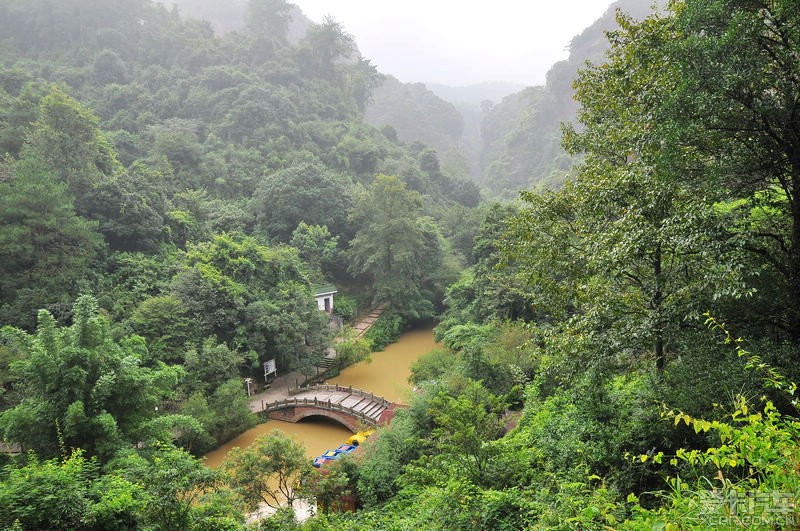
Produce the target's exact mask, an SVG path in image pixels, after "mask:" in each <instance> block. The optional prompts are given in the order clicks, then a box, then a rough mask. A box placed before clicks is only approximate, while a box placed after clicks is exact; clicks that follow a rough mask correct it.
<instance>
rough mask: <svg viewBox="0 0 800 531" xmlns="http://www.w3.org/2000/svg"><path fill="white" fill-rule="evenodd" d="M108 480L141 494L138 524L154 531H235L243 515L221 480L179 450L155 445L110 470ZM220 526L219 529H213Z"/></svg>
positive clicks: (132, 454) (120, 460)
mask: <svg viewBox="0 0 800 531" xmlns="http://www.w3.org/2000/svg"><path fill="white" fill-rule="evenodd" d="M110 469H111V471H112V474H114V475H116V476H119V477H121V478H124V479H125V480H127V481H131V482H133V483H135V484H137V485H141V487H140V488H142V490H143V491H144V496H143V499H144V502H145V506H144V508H143V511H142V513H143V514H142V520H143V522H144V523H145V525H148V526H152V527H154V528H156V529H176V530H188V529H217V528H223V529H226V528H227V529H235V528H237V526H241V523H242V520H243V518H242V515H241V513H240V512H238V511H237V509H236V508H235V505H233V504H231V503H230V500H231V495H230V492H229V491H227V489H226V488H225V487H224V484H223V481H222V475H221V474H220V472H218V471H216V470H212V469H210V468H207V467H205V466H204V465H203V464H202V463H200V461H198V460H197V459H195V458H194V457H192V456H191V455H189V453H188V452H186V451H184V450H180V449H177V448H175V447H173V446H168V445H156V446H154V447H152V448H148V449H146V450H144V451H143V452H142V453H140V454H139V453H132V452H131V453H128V454H127V455H124V456H121V457H119V458H118V459H116V460H115V461H114V462H113V463H111V465H110ZM217 526H219V527H217Z"/></svg>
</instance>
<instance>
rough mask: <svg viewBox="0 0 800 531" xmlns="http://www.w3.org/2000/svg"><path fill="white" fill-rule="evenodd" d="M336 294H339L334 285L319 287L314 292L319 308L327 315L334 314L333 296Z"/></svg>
mask: <svg viewBox="0 0 800 531" xmlns="http://www.w3.org/2000/svg"><path fill="white" fill-rule="evenodd" d="M336 293H338V290H337V289H336V286H334V285H333V284H326V285H324V286H317V288H316V289H315V290H314V297H315V298H316V299H317V307H318V308H319V309H320V310H321V311H323V312H325V313H327V314H330V313H331V312H333V296H334V295H335V294H336Z"/></svg>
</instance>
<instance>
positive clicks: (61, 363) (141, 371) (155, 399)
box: [0, 296, 183, 459]
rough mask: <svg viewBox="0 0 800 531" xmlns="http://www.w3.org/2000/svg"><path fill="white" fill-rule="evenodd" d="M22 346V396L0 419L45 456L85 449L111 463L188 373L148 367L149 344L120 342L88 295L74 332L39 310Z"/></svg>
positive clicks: (5, 431) (11, 435)
mask: <svg viewBox="0 0 800 531" xmlns="http://www.w3.org/2000/svg"><path fill="white" fill-rule="evenodd" d="M7 333H9V332H5V334H7ZM17 346H18V348H21V349H25V354H24V356H23V359H22V362H21V363H20V364H19V365H17V366H15V369H14V370H15V371H16V372H18V373H19V375H20V386H21V389H20V391H21V393H22V396H21V401H20V402H19V403H18V404H16V405H15V407H13V408H11V409H8V410H6V411H4V412H2V413H0V429H1V430H2V437H3V439H4V440H6V441H10V442H18V443H21V444H22V445H23V447H25V448H32V449H35V450H36V451H38V452H40V453H41V454H42V455H46V456H50V455H55V454H56V453H58V450H59V449H60V448H64V449H69V448H81V449H84V450H86V451H87V452H89V453H90V454H91V455H98V456H100V457H101V458H103V459H108V458H109V457H111V456H112V455H113V454H114V452H116V451H117V450H118V449H119V448H120V447H121V446H123V445H125V444H126V443H127V444H130V443H131V442H132V440H133V439H134V438H135V437H136V430H137V429H138V428H139V426H140V425H141V423H142V422H145V421H147V420H148V419H150V418H151V417H153V416H154V415H155V412H156V406H158V405H159V404H161V403H162V401H163V400H165V399H167V398H168V397H171V396H172V395H173V393H174V391H175V387H176V385H177V383H178V380H179V378H180V377H181V376H182V374H183V371H182V370H181V369H179V368H175V367H166V366H163V365H157V366H156V368H154V369H150V368H145V367H142V365H141V364H142V359H143V357H145V356H146V352H147V349H146V347H145V345H144V342H143V341H142V340H141V338H139V337H137V336H132V337H125V338H122V339H121V340H119V341H115V340H114V339H113V338H112V337H111V333H110V328H109V322H108V320H107V319H106V318H105V317H103V316H102V315H100V314H99V312H98V309H97V302H96V300H95V299H93V298H92V297H89V296H82V297H80V298H79V299H78V301H77V302H76V303H75V306H74V308H73V324H72V326H70V327H60V326H58V324H57V323H56V321H55V320H54V319H53V317H52V315H50V314H49V313H48V312H47V311H44V310H43V311H41V312H40V313H39V324H38V328H37V331H36V334H35V335H33V336H31V337H30V338H29V339H27V340H26V341H24V342H21V343H17Z"/></svg>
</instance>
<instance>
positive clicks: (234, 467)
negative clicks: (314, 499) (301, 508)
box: [223, 430, 312, 510]
mask: <svg viewBox="0 0 800 531" xmlns="http://www.w3.org/2000/svg"><path fill="white" fill-rule="evenodd" d="M223 466H224V468H225V470H226V471H227V472H228V473H229V474H230V482H231V485H232V486H233V487H234V488H236V489H237V492H239V493H240V495H241V496H242V499H243V500H244V501H245V503H246V504H247V506H248V507H249V508H250V509H251V510H255V509H257V508H258V505H259V504H261V503H266V504H267V505H269V506H270V507H272V508H273V509H277V508H278V507H280V506H281V505H282V504H283V503H284V502H285V503H287V504H289V505H291V504H292V502H293V501H294V500H296V499H300V498H303V497H304V496H306V494H305V491H304V482H305V480H306V479H307V478H308V476H309V475H310V474H311V473H312V467H311V463H310V461H309V460H308V458H306V455H305V450H304V449H303V447H302V446H300V445H298V444H297V443H296V442H295V441H294V440H293V439H290V438H288V437H287V436H286V435H284V434H283V433H281V432H280V431H277V430H274V431H272V432H271V433H269V434H267V435H263V436H261V437H259V438H258V439H256V440H255V442H254V443H253V444H252V445H251V446H250V447H248V448H247V449H245V450H242V449H239V448H234V449H233V450H232V451H231V453H230V454H229V455H228V458H227V459H226V460H225V463H224V465H223Z"/></svg>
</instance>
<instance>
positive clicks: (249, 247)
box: [0, 0, 479, 527]
mask: <svg viewBox="0 0 800 531" xmlns="http://www.w3.org/2000/svg"><path fill="white" fill-rule="evenodd" d="M292 13H296V8H294V7H293V6H291V5H289V4H287V3H285V2H281V1H277V2H274V1H263V2H262V1H254V2H250V3H249V4H248V11H247V18H246V22H247V24H246V25H243V26H242V29H241V31H238V32H230V33H227V34H226V35H225V36H217V35H216V34H215V33H214V31H213V30H212V28H211V26H210V25H209V23H207V22H202V21H198V20H196V19H185V18H182V17H181V16H180V12H179V11H176V10H173V9H167V8H165V7H163V6H162V5H160V4H156V3H153V2H150V1H148V0H125V1H117V0H115V1H110V0H109V1H102V2H94V3H92V4H91V5H88V4H86V3H85V2H82V1H79V0H70V1H65V2H59V3H58V4H57V5H54V4H52V3H51V2H44V1H42V2H39V1H35V2H27V1H26V2H19V1H15V0H4V1H2V2H0V47H1V48H0V50H1V53H2V58H1V60H0V151H1V152H2V153H3V154H4V157H3V159H2V162H1V163H0V227H2V229H0V324H1V325H3V326H4V328H3V329H2V330H3V331H2V335H1V336H0V409H2V410H3V411H2V413H0V439H2V440H5V441H8V442H9V443H18V444H20V445H21V446H22V447H23V448H24V449H26V450H32V451H35V452H36V453H37V455H38V456H39V457H41V458H51V457H54V456H57V455H60V454H62V453H63V452H64V451H67V450H68V449H72V448H75V449H81V450H82V451H83V452H85V455H87V456H93V457H97V458H99V459H100V462H102V463H106V462H108V461H109V460H111V459H114V458H115V456H118V455H119V452H120V451H121V450H122V449H125V448H131V447H132V446H131V445H132V444H134V443H139V444H140V445H141V444H151V443H155V442H156V441H166V442H170V443H175V444H177V445H179V446H182V447H184V448H186V449H187V450H190V451H191V452H193V453H195V454H201V453H203V452H204V451H207V450H208V449H209V448H211V447H213V446H215V445H217V444H219V443H220V442H223V441H226V440H229V439H230V438H231V437H232V436H233V435H235V434H236V433H238V432H240V431H242V430H243V429H246V428H247V427H248V426H250V425H252V424H253V423H254V422H255V417H254V416H253V415H252V414H251V413H250V412H249V408H248V406H247V397H246V395H244V394H243V389H244V388H243V385H242V378H243V377H246V376H255V375H257V374H258V373H259V370H260V368H261V364H262V362H264V361H265V360H267V359H270V358H275V359H276V360H277V364H278V367H279V369H280V370H282V371H288V370H299V371H310V370H311V368H312V366H313V365H314V364H315V363H316V362H317V361H318V360H319V359H320V357H321V356H322V355H323V353H324V352H325V349H326V348H328V346H329V345H330V341H331V338H330V334H329V329H328V326H327V321H326V318H325V317H324V314H322V313H321V312H319V311H318V310H317V306H316V303H315V301H314V297H313V288H314V285H317V284H321V283H325V282H335V283H337V284H340V285H341V286H342V292H341V294H342V301H341V304H340V311H342V312H345V314H344V317H352V315H348V314H347V313H346V312H347V311H348V310H347V309H348V308H349V309H350V311H352V310H353V309H354V308H355V306H356V305H360V306H361V307H362V308H367V307H369V306H370V305H372V304H375V303H378V302H381V301H387V302H388V301H391V302H392V303H393V305H392V308H393V313H394V316H395V319H397V320H400V321H402V322H405V323H412V322H414V321H415V320H417V319H425V318H430V317H431V316H432V315H433V314H434V312H435V311H437V309H438V308H440V306H441V301H442V294H443V291H444V289H445V287H446V285H447V284H448V283H449V282H450V281H451V280H452V279H454V278H455V277H456V276H457V273H458V268H459V267H460V266H461V265H462V264H464V263H465V261H466V260H467V258H468V255H469V251H470V247H471V238H472V236H471V234H473V233H474V230H476V227H477V225H473V226H470V225H469V224H464V223H463V220H464V219H468V218H470V215H468V214H465V212H467V211H471V210H473V209H474V207H475V206H477V204H478V201H479V195H478V192H477V188H476V187H475V186H474V185H472V184H471V183H470V182H467V181H464V182H461V181H458V180H456V179H453V178H451V177H448V176H446V175H445V174H444V173H442V171H440V169H439V162H438V158H437V155H436V153H435V152H433V151H432V150H430V149H426V148H425V146H421V145H420V146H415V147H414V149H409V148H407V147H405V146H404V145H402V144H401V143H399V141H398V140H397V139H396V138H391V137H387V136H386V135H385V134H384V133H382V132H381V131H379V130H377V129H375V128H373V127H371V126H369V125H368V124H367V123H366V122H365V121H364V120H363V110H364V107H365V104H366V102H367V101H368V99H369V98H370V95H371V91H372V89H373V88H374V87H375V86H377V85H378V84H379V82H380V79H381V75H380V74H379V73H378V72H377V70H376V69H375V67H374V66H373V65H372V64H370V62H369V61H368V60H367V59H361V58H359V57H358V54H357V50H356V47H355V42H354V40H353V38H352V37H351V36H350V35H349V34H347V32H346V31H345V30H344V29H343V28H342V27H341V26H340V25H339V24H338V23H337V22H336V21H334V20H333V19H326V20H325V21H324V22H323V23H321V24H315V25H310V26H309V27H308V30H307V32H306V33H305V36H304V37H303V38H302V39H301V40H299V41H297V42H296V43H292V42H291V40H290V39H289V28H290V26H291V25H292V21H291V17H292ZM383 174H386V175H383ZM378 200H380V201H381V202H382V204H383V207H384V208H385V209H386V210H381V211H376V210H375V208H374V205H375V202H376V201H378ZM412 205H413V208H412V207H411V206H412ZM392 210H395V211H397V212H398V214H397V216H396V217H392V218H390V219H387V218H386V215H385V213H386V212H391V211H392ZM473 217H474V216H473ZM455 220H458V223H457V222H456V221H455ZM387 223H388V225H387ZM399 227H402V230H395V229H398V228H399ZM472 227H475V229H474V230H473V228H472ZM448 238H451V239H452V241H453V243H451V242H450V241H449V240H448ZM378 244H380V245H381V246H383V247H381V248H379V249H378V250H376V249H375V247H376V246H377V245H378ZM387 246H388V247H387ZM380 253H383V254H380ZM349 286H353V288H352V289H349V288H348V287H349ZM348 301H349V302H348ZM133 397H137V398H135V399H134V398H133ZM155 406H158V407H155ZM154 407H155V408H154ZM170 455H172V454H170ZM174 455H175V456H176V457H175V458H176V459H184V457H183V456H180V455H179V454H174ZM151 457H152V456H151ZM185 458H186V459H188V455H187V456H186V457H185ZM76 459H77V458H76ZM92 466H93V465H92ZM187 466H189V465H187ZM191 466H194V465H191ZM2 505H4V506H5V505H6V504H5V502H3V503H2ZM12 520H13V519H12ZM3 522H4V523H3V526H5V525H6V524H5V522H6V520H3ZM67 527H70V526H67Z"/></svg>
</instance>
